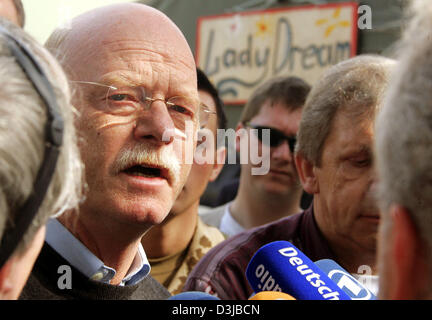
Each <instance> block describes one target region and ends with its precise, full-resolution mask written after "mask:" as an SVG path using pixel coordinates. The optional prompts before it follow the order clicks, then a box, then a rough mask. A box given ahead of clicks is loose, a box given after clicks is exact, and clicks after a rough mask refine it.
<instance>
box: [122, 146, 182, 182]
mask: <svg viewBox="0 0 432 320" xmlns="http://www.w3.org/2000/svg"><path fill="white" fill-rule="evenodd" d="M134 165H146V166H152V167H158V168H162V169H165V170H166V171H167V172H168V175H169V177H168V178H169V180H170V182H171V184H175V183H176V181H177V177H178V176H179V174H180V167H181V166H180V161H179V159H178V158H177V157H176V155H175V154H174V153H173V152H172V149H169V148H161V149H155V148H152V147H149V146H147V145H144V144H139V145H137V146H136V147H134V148H133V149H124V150H122V151H121V152H120V154H119V155H118V157H117V159H116V160H115V162H114V170H115V172H120V171H123V170H125V169H127V168H130V167H132V166H134Z"/></svg>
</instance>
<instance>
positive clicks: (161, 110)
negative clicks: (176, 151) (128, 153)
mask: <svg viewBox="0 0 432 320" xmlns="http://www.w3.org/2000/svg"><path fill="white" fill-rule="evenodd" d="M173 130H175V125H174V122H173V120H172V118H171V116H170V114H169V112H168V109H167V107H166V104H165V102H164V101H162V100H155V101H153V102H152V104H151V106H150V108H149V109H148V110H140V111H139V114H138V116H137V119H136V127H135V129H134V137H135V138H136V139H138V140H139V139H148V140H150V141H153V142H154V143H156V144H169V143H171V142H172V139H166V136H167V135H166V133H167V132H170V131H171V132H173Z"/></svg>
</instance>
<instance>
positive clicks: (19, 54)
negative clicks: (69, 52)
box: [0, 18, 83, 299]
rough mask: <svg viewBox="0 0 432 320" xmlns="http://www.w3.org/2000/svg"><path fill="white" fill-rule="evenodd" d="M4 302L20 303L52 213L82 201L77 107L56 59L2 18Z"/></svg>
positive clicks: (0, 274) (0, 279)
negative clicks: (76, 129)
mask: <svg viewBox="0 0 432 320" xmlns="http://www.w3.org/2000/svg"><path fill="white" fill-rule="evenodd" d="M0 97H1V103H0V239H1V245H0V299H16V298H18V296H19V294H20V292H21V289H22V288H23V286H24V284H25V282H26V280H27V277H28V275H29V273H30V271H31V269H32V267H33V264H34V262H35V260H36V258H37V256H38V254H39V252H40V249H41V247H42V244H43V242H44V235H45V223H46V222H47V220H48V218H49V217H50V216H54V215H59V214H61V213H62V212H63V211H65V210H66V209H71V208H74V207H75V206H76V205H78V202H79V200H80V199H81V191H82V189H81V186H82V176H83V175H82V171H83V167H82V164H81V160H80V157H79V151H78V148H77V145H76V136H75V129H74V125H73V113H74V109H73V107H72V106H71V105H70V92H69V86H68V82H67V80H66V76H65V75H64V73H63V71H62V69H61V67H60V65H59V64H58V63H57V61H56V60H55V59H54V58H53V57H52V56H51V55H50V54H49V52H48V51H46V50H45V49H44V48H43V47H42V46H41V45H39V44H38V43H37V42H36V41H35V40H33V39H32V38H31V37H30V36H28V35H27V34H26V33H25V32H24V31H22V30H21V29H20V28H18V27H16V26H15V25H13V24H12V23H10V22H8V21H6V20H4V19H3V18H0Z"/></svg>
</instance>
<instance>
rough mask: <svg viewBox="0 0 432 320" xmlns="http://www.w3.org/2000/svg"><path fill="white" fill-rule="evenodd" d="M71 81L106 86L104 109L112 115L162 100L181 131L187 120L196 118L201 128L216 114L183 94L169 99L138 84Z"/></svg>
mask: <svg viewBox="0 0 432 320" xmlns="http://www.w3.org/2000/svg"><path fill="white" fill-rule="evenodd" d="M73 82H74V83H81V84H89V85H97V86H100V87H105V88H107V92H106V95H105V97H104V99H105V107H106V111H107V112H108V113H111V114H114V115H119V116H129V115H131V114H133V113H135V112H136V111H138V110H139V109H140V108H143V109H144V110H146V111H148V110H150V109H151V106H152V104H153V102H155V101H162V102H164V103H165V105H166V107H167V110H168V113H169V114H170V116H171V119H172V121H173V123H174V125H175V127H176V128H177V129H179V130H181V131H182V132H184V131H185V129H186V123H187V121H196V120H198V121H199V126H200V128H203V127H204V126H205V125H206V124H207V122H208V119H209V117H210V114H216V112H214V111H211V110H210V109H209V108H208V107H207V106H206V105H205V104H203V103H201V102H197V101H198V100H194V99H191V98H187V97H183V96H174V97H171V98H169V99H160V98H151V97H150V96H149V95H148V94H147V92H146V90H145V88H143V87H140V86H135V87H132V86H123V87H117V86H112V85H105V84H101V83H97V82H90V81H73ZM197 103H198V104H199V107H198V109H197V108H196V107H195V106H196V105H197Z"/></svg>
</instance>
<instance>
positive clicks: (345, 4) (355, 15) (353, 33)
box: [195, 2, 358, 105]
mask: <svg viewBox="0 0 432 320" xmlns="http://www.w3.org/2000/svg"><path fill="white" fill-rule="evenodd" d="M339 7H351V8H352V19H353V21H354V22H356V21H357V19H358V11H357V10H358V4H357V3H356V2H342V3H325V4H316V5H315V4H310V5H303V6H295V7H279V8H271V9H265V10H256V11H246V12H236V13H223V14H215V15H209V16H202V17H199V18H198V19H197V28H196V40H195V63H196V64H197V65H198V61H199V47H200V36H201V34H200V30H201V24H202V22H203V21H204V20H213V19H218V18H221V17H232V16H237V15H240V16H248V15H256V14H260V13H269V12H270V13H271V12H280V11H295V10H305V9H313V8H323V9H327V8H339ZM354 40H355V41H354ZM351 42H352V46H351V55H350V57H353V56H355V55H356V54H357V24H356V23H353V25H352V27H351ZM245 103H246V101H241V100H235V101H226V102H225V104H227V105H240V104H245Z"/></svg>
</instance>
